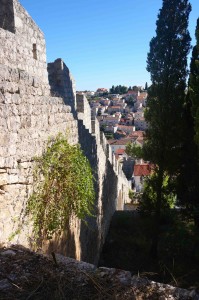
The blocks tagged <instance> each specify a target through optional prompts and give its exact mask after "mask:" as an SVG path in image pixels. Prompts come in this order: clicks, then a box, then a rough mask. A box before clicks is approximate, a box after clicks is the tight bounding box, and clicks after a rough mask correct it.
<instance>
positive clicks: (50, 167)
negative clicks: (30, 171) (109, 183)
mask: <svg viewBox="0 0 199 300" xmlns="http://www.w3.org/2000/svg"><path fill="white" fill-rule="evenodd" d="M35 161H36V166H35V170H34V186H33V194H32V196H31V197H30V198H29V200H28V205H27V213H28V214H30V215H31V216H32V219H33V224H34V235H35V239H36V240H37V239H38V238H39V237H41V238H47V239H51V238H52V235H53V234H54V233H55V232H56V233H61V231H62V230H63V229H64V228H65V226H66V224H67V222H68V220H69V218H70V216H71V215H74V216H76V217H78V218H80V219H84V218H85V217H86V216H88V215H89V216H91V215H92V209H93V204H94V199H95V192H94V182H93V175H92V170H91V167H90V164H89V162H88V160H87V158H86V157H85V156H84V154H83V152H82V150H81V149H80V146H79V145H69V143H68V141H67V139H66V138H65V137H63V136H62V135H61V134H59V135H58V136H57V137H56V138H55V139H54V141H53V142H52V141H51V142H49V143H48V145H47V149H46V151H45V152H44V153H43V155H42V156H41V157H37V158H36V159H35Z"/></svg>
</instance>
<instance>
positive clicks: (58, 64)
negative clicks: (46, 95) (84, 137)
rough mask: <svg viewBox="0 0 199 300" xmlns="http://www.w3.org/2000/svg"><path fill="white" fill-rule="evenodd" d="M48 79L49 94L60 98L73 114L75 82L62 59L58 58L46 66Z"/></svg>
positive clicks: (74, 109) (74, 107)
mask: <svg viewBox="0 0 199 300" xmlns="http://www.w3.org/2000/svg"><path fill="white" fill-rule="evenodd" d="M48 78H49V83H50V88H51V94H52V95H55V96H58V97H62V98H63V99H64V102H65V103H66V104H67V105H70V106H71V108H72V112H73V113H74V114H75V111H76V91H75V80H74V79H73V77H72V75H71V73H70V71H69V69H68V67H67V66H66V65H65V63H64V62H63V60H62V59H60V58H58V59H56V60H55V61H54V62H53V63H49V64H48Z"/></svg>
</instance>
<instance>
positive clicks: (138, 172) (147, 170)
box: [134, 164, 153, 176]
mask: <svg viewBox="0 0 199 300" xmlns="http://www.w3.org/2000/svg"><path fill="white" fill-rule="evenodd" d="M152 170H153V166H152V165H151V164H137V165H135V166H134V176H149V175H150V174H151V172H152Z"/></svg>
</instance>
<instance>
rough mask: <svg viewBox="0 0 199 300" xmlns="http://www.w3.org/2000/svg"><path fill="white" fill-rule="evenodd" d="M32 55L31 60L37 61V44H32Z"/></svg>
mask: <svg viewBox="0 0 199 300" xmlns="http://www.w3.org/2000/svg"><path fill="white" fill-rule="evenodd" d="M32 53H33V58H34V59H36V60H37V44H33V49H32Z"/></svg>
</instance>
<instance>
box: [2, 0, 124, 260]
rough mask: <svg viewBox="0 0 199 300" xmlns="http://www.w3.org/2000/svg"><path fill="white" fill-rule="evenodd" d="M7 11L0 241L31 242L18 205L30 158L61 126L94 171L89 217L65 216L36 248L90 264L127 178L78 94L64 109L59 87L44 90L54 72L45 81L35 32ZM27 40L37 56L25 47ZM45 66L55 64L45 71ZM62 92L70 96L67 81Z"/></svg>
mask: <svg viewBox="0 0 199 300" xmlns="http://www.w3.org/2000/svg"><path fill="white" fill-rule="evenodd" d="M0 1H1V0H0ZM0 5H1V2H0ZM13 9H14V28H15V33H13V32H11V31H9V30H8V29H6V30H5V29H3V28H0V46H1V49H2V51H1V52H0V211H1V214H0V243H17V244H22V245H23V246H27V247H30V246H31V242H32V239H31V236H32V226H31V223H30V221H29V220H28V219H27V218H26V217H25V208H26V203H27V200H28V198H29V196H30V195H31V193H32V183H33V176H32V173H33V168H34V157H35V156H37V155H41V154H42V152H43V151H44V149H45V147H46V144H47V141H48V139H49V137H55V136H56V135H57V134H58V133H59V132H62V133H65V132H67V133H68V132H69V133H70V134H69V142H70V143H71V144H74V143H77V142H79V143H80V145H81V147H82V149H83V151H84V153H85V155H86V156H87V157H88V159H89V161H90V163H91V166H92V169H93V172H94V177H95V191H96V199H95V212H94V215H95V217H91V218H88V220H87V223H88V226H86V225H85V223H83V222H81V221H79V220H78V219H76V218H71V220H70V222H69V224H68V227H67V228H66V230H65V232H63V234H62V236H61V237H57V236H55V237H54V239H53V241H52V242H51V243H48V242H45V241H44V243H43V249H44V250H45V251H51V249H53V250H54V251H59V252H61V253H64V254H65V255H68V256H71V257H74V258H77V259H81V260H85V261H89V262H92V263H95V264H97V262H98V258H99V254H100V250H101V247H102V244H103V242H104V240H105V236H106V232H107V230H108V227H109V224H110V220H111V216H112V214H113V213H114V211H115V210H116V209H123V205H124V199H125V198H126V197H128V181H127V180H126V178H125V176H124V174H123V172H122V170H121V168H120V165H118V164H117V161H115V160H114V156H113V154H112V151H111V148H110V146H109V145H108V144H107V142H106V139H105V137H104V136H103V135H102V134H101V133H100V129H99V123H98V121H97V120H96V119H91V114H90V107H89V104H88V102H87V100H86V98H85V97H79V98H78V101H77V102H78V103H77V111H76V110H74V108H75V107H76V103H73V104H72V105H71V106H72V108H71V106H69V105H66V104H65V103H66V102H67V99H68V98H67V97H68V96H67V95H68V94H67V93H66V90H62V89H59V94H58V95H59V96H62V98H61V97H52V96H50V93H52V90H53V89H54V87H55V85H54V87H53V88H52V86H53V80H57V78H58V77H57V75H58V73H59V72H58V73H56V74H55V76H54V77H51V78H54V79H52V80H51V81H50V83H51V87H50V86H49V84H48V76H47V65H46V55H45V52H46V49H45V40H44V36H43V33H42V32H41V31H40V29H39V28H38V27H37V25H36V24H35V23H34V22H33V21H32V19H31V18H30V16H29V15H28V14H27V12H26V11H25V10H24V9H23V7H22V6H21V5H20V4H19V2H18V1H17V0H13ZM33 44H36V45H37V47H36V49H37V50H38V52H37V55H38V56H34V55H35V53H33V52H32V50H34V49H32V46H33ZM11 45H12V47H11ZM56 64H58V67H57V70H58V71H60V74H59V75H60V76H61V80H62V83H61V87H64V83H65V82H68V81H70V79H71V77H70V72H69V70H68V68H67V67H65V65H64V63H63V64H62V60H60V59H59V60H57V62H56ZM60 66H61V67H60ZM62 66H63V68H62ZM53 68H55V64H53V65H51V67H50V69H51V70H50V72H51V71H52V70H53ZM51 75H52V73H51ZM64 76H66V78H65V77H64ZM70 93H71V95H74V94H75V90H74V85H71V86H70ZM70 99H71V101H72V98H70ZM73 99H74V101H75V98H73ZM19 225H20V226H21V225H22V227H19Z"/></svg>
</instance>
